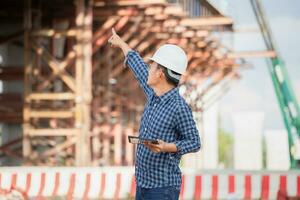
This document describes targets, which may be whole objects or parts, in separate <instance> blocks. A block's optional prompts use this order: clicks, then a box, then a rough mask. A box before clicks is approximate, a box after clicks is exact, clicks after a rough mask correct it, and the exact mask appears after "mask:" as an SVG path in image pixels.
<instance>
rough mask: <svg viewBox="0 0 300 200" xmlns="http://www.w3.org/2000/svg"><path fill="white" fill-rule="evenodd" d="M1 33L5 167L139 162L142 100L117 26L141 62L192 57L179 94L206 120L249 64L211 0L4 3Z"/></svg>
mask: <svg viewBox="0 0 300 200" xmlns="http://www.w3.org/2000/svg"><path fill="white" fill-rule="evenodd" d="M0 27H1V29H0V36H1V37H0V45H1V46H0V53H1V68H0V79H1V81H2V83H3V91H2V93H1V94H0V110H1V115H0V123H2V133H1V141H2V142H1V147H0V155H1V160H2V164H4V165H47V166H60V165H67V166H107V165H117V166H119V165H133V162H134V151H135V149H134V147H133V145H131V144H129V143H128V142H127V136H128V135H137V134H138V128H139V121H140V116H141V113H142V111H143V106H144V103H145V97H144V94H143V92H142V91H141V89H140V88H139V85H138V83H137V81H136V80H135V79H134V77H133V75H132V73H131V71H130V69H129V68H126V67H124V64H123V62H124V57H123V54H122V53H121V51H120V50H119V49H113V48H111V47H110V45H109V44H108V43H107V41H108V39H109V37H110V36H111V29H112V27H114V28H115V30H116V31H117V33H118V34H119V35H120V36H121V37H122V38H123V39H124V40H125V41H126V42H127V43H128V44H129V46H130V47H131V48H133V49H135V50H137V51H138V52H139V53H140V54H141V55H142V57H144V58H146V57H150V56H151V55H152V54H153V53H154V51H155V50H156V49H157V48H158V47H159V46H160V45H162V44H165V43H171V44H177V45H179V46H180V47H182V48H183V49H184V50H185V51H186V52H187V54H188V59H189V64H188V71H187V73H186V74H185V75H184V77H183V79H182V82H181V91H182V92H181V93H182V95H183V96H185V97H186V100H187V102H188V103H189V104H190V105H191V107H192V108H193V110H194V112H195V113H198V115H197V116H199V118H198V119H197V120H200V121H201V113H202V112H203V111H204V110H205V109H206V108H207V107H208V106H209V105H210V104H212V103H213V102H214V101H215V100H216V99H218V98H219V96H221V95H222V94H223V93H224V91H226V90H228V87H229V82H230V81H231V80H233V79H236V78H238V70H239V67H240V66H241V65H242V64H243V62H242V60H240V59H239V58H237V57H239V55H237V54H235V53H234V52H232V51H231V50H230V49H229V48H227V47H226V46H224V45H223V44H222V42H221V41H220V40H219V39H218V37H216V36H215V35H216V34H215V33H222V32H230V31H232V29H233V20H232V19H231V18H229V17H226V16H224V15H222V14H221V13H220V12H219V11H218V10H217V9H216V8H214V7H213V6H212V5H211V4H210V3H209V2H208V1H206V0H201V1H196V0H195V1H184V0H182V1H181V0H180V1H174V0H173V1H165V0H151V1H142V0H114V1H105V0H53V1H46V0H25V1H23V2H22V1H21V2H20V1H19V0H5V1H2V2H1V8H0ZM216 88H217V89H216ZM207 94H209V95H207ZM206 95H207V96H206ZM204 97H205V98H204Z"/></svg>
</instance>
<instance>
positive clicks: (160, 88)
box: [153, 84, 175, 96]
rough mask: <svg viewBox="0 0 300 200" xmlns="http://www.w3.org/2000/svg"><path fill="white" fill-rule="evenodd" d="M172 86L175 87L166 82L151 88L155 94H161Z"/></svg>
mask: <svg viewBox="0 0 300 200" xmlns="http://www.w3.org/2000/svg"><path fill="white" fill-rule="evenodd" d="M173 88H175V87H174V86H172V85H169V84H166V85H160V86H158V87H153V90H154V92H155V94H156V95H157V96H162V95H164V94H165V93H167V92H169V91H170V90H172V89H173Z"/></svg>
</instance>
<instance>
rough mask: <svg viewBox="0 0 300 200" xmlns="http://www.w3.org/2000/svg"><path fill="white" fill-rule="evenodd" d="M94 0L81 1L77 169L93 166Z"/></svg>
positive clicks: (78, 33) (78, 58)
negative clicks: (91, 136)
mask: <svg viewBox="0 0 300 200" xmlns="http://www.w3.org/2000/svg"><path fill="white" fill-rule="evenodd" d="M92 3H93V2H92V0H89V1H85V0H77V1H76V6H77V16H76V26H77V33H76V39H77V46H76V53H77V57H76V100H75V102H76V108H75V110H76V114H75V126H76V127H77V128H80V130H81V131H80V133H79V134H78V135H77V141H76V157H75V159H76V161H75V163H76V166H83V165H89V164H90V163H91V152H90V151H91V149H90V138H89V136H90V130H91V112H90V106H91V99H92V88H91V87H92V74H91V70H92V62H91V61H92V20H93V12H92V8H93V7H92V5H93V4H92Z"/></svg>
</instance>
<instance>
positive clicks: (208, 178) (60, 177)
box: [0, 167, 300, 199]
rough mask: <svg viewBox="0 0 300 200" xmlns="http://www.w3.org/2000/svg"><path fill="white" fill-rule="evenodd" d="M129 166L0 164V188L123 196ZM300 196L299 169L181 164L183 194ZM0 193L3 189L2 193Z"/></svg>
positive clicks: (128, 191) (131, 190)
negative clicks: (208, 167)
mask: <svg viewBox="0 0 300 200" xmlns="http://www.w3.org/2000/svg"><path fill="white" fill-rule="evenodd" d="M135 186H136V185H135V180H134V168H133V167H82V168H81V167H80V168H79V167H72V168H70V167H2V168H0V191H9V190H12V189H17V190H18V191H20V192H22V193H23V194H25V195H27V196H28V197H29V198H32V197H34V199H41V198H42V197H50V196H65V197H67V199H124V198H128V197H133V196H134V194H135ZM278 191H281V192H282V193H284V194H288V195H289V196H300V171H296V170H291V171H234V170H232V171H228V170H211V171H210V170H205V171H195V170H192V169H183V183H182V188H181V194H180V198H181V199H258V198H261V199H276V197H277V195H278ZM0 194H1V192H0Z"/></svg>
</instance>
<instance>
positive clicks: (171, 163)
mask: <svg viewBox="0 0 300 200" xmlns="http://www.w3.org/2000/svg"><path fill="white" fill-rule="evenodd" d="M125 64H126V65H127V66H129V68H130V69H131V70H132V71H133V73H134V76H135V77H136V79H137V80H138V82H139V84H140V86H141V87H142V89H143V91H144V92H145V94H146V97H147V103H146V105H145V109H144V112H143V115H142V118H141V124H140V130H139V136H140V137H143V138H149V139H161V140H163V141H165V142H168V143H175V144H176V147H177V152H176V153H166V152H164V153H153V152H152V151H150V150H149V149H148V148H147V147H145V146H144V145H143V144H139V145H138V146H137V153H136V163H135V176H136V182H137V185H138V186H139V187H143V188H156V187H165V186H176V187H177V188H178V189H179V188H180V185H181V171H180V168H179V161H180V158H181V156H182V155H183V154H186V153H189V152H196V151H198V150H199V149H200V137H199V133H198V130H197V128H196V124H195V121H194V120H193V115H192V111H191V109H190V107H189V106H188V105H187V103H186V102H185V100H184V99H183V98H182V97H181V96H180V95H179V91H178V88H174V89H172V90H170V91H168V92H167V93H165V94H163V95H162V96H156V95H155V93H154V91H153V89H152V88H150V87H149V85H148V84H147V80H148V73H149V72H148V67H147V64H146V63H145V62H144V61H143V59H142V58H141V57H140V55H139V54H138V53H137V52H136V51H130V52H129V53H128V54H127V56H126V60H125Z"/></svg>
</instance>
